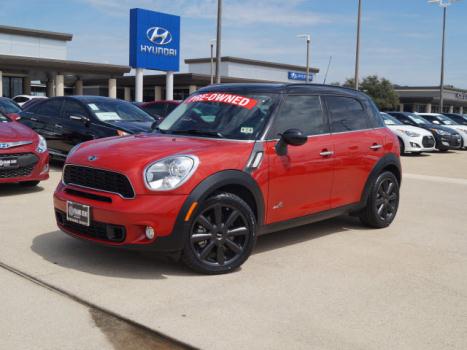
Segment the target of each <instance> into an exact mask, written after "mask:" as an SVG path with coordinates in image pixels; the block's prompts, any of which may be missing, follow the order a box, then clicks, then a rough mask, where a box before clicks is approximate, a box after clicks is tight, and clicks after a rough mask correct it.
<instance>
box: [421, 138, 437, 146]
mask: <svg viewBox="0 0 467 350" xmlns="http://www.w3.org/2000/svg"><path fill="white" fill-rule="evenodd" d="M422 144H423V147H433V146H434V145H435V138H434V137H433V136H424V137H423V140H422Z"/></svg>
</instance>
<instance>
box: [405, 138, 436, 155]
mask: <svg viewBox="0 0 467 350" xmlns="http://www.w3.org/2000/svg"><path fill="white" fill-rule="evenodd" d="M404 145H405V151H406V152H431V151H434V150H435V146H436V141H435V138H434V137H433V136H418V137H410V138H407V139H406V140H404Z"/></svg>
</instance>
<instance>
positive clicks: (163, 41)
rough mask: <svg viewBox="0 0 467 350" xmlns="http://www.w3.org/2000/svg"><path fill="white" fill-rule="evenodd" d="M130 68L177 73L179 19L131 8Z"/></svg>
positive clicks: (178, 60) (178, 65)
mask: <svg viewBox="0 0 467 350" xmlns="http://www.w3.org/2000/svg"><path fill="white" fill-rule="evenodd" d="M130 66H131V67H133V68H145V69H154V70H160V71H172V72H177V71H178V70H179V69H180V17H179V16H174V15H169V14H166V13H161V12H154V11H149V10H143V9H138V8H135V9H131V10H130Z"/></svg>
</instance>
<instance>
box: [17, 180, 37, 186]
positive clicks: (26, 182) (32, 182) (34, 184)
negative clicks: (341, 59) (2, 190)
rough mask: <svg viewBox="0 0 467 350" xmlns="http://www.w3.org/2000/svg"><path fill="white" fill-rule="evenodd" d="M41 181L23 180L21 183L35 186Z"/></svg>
mask: <svg viewBox="0 0 467 350" xmlns="http://www.w3.org/2000/svg"><path fill="white" fill-rule="evenodd" d="M39 182H40V181H23V182H20V183H19V184H20V185H21V186H23V187H35V186H37V185H39Z"/></svg>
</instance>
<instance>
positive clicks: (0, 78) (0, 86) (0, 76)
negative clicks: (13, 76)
mask: <svg viewBox="0 0 467 350" xmlns="http://www.w3.org/2000/svg"><path fill="white" fill-rule="evenodd" d="M2 96H3V72H2V71H1V70H0V97H2Z"/></svg>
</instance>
